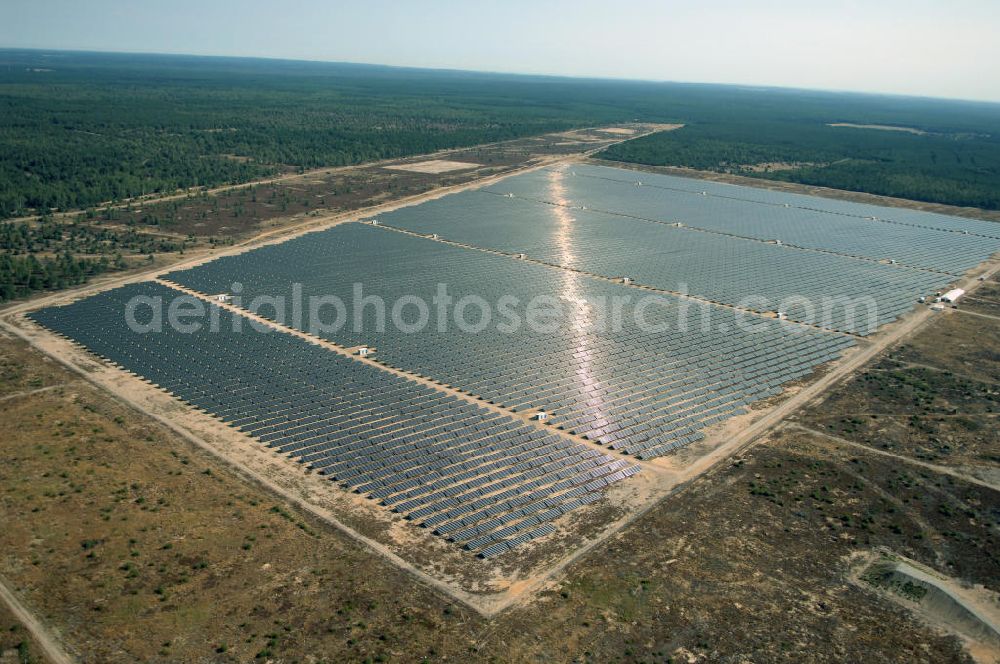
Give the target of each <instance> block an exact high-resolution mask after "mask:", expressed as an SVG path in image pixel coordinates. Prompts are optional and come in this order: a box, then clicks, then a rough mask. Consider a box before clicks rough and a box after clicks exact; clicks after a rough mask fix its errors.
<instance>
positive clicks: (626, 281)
mask: <svg viewBox="0 0 1000 664" xmlns="http://www.w3.org/2000/svg"><path fill="white" fill-rule="evenodd" d="M622 283H623V284H630V283H632V277H622Z"/></svg>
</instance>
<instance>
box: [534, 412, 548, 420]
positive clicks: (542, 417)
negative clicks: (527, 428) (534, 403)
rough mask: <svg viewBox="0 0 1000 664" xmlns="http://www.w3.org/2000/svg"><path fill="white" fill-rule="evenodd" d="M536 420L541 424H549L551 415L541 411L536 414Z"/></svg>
mask: <svg viewBox="0 0 1000 664" xmlns="http://www.w3.org/2000/svg"><path fill="white" fill-rule="evenodd" d="M535 419H536V420H538V421H539V422H547V421H548V419H549V414H548V413H546V412H545V411H544V410H540V411H538V412H537V413H536V414H535Z"/></svg>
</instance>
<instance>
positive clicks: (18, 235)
mask: <svg viewBox="0 0 1000 664" xmlns="http://www.w3.org/2000/svg"><path fill="white" fill-rule="evenodd" d="M186 246H188V242H186V241H178V240H173V239H164V238H161V237H156V236H152V235H148V234H145V233H141V232H136V231H135V230H131V229H126V230H121V229H106V228H100V227H98V226H94V225H92V224H89V223H82V222H64V221H55V220H52V219H42V220H41V221H38V222H14V221H6V222H0V303H3V302H6V301H9V300H13V299H16V298H21V297H26V296H28V295H30V294H31V293H33V292H35V291H40V290H58V289H61V288H67V287H69V286H76V285H78V284H82V283H84V282H86V281H87V279H89V278H90V277H93V276H95V275H98V274H102V273H104V272H109V271H115V270H122V269H125V268H126V267H128V266H129V264H130V259H131V263H134V262H135V261H136V260H140V261H142V260H145V261H149V260H151V259H152V256H153V254H157V253H163V252H176V251H183V250H184V249H185V247H186Z"/></svg>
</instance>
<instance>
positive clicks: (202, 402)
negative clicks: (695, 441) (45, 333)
mask: <svg viewBox="0 0 1000 664" xmlns="http://www.w3.org/2000/svg"><path fill="white" fill-rule="evenodd" d="M178 295H179V293H178V292H177V291H174V290H172V289H169V288H167V287H165V286H163V285H160V284H156V283H142V284H133V285H129V286H125V287H123V288H119V289H115V290H112V291H108V292H105V293H102V294H99V295H96V296H93V297H90V298H87V299H85V300H81V301H79V302H75V303H73V304H71V305H67V306H65V307H54V308H49V309H43V310H41V311H37V312H34V313H32V314H31V315H30V316H31V318H32V319H34V320H35V321H36V322H37V323H39V324H41V325H43V326H45V327H47V328H49V329H51V330H53V331H55V332H57V333H59V334H62V335H64V336H66V337H67V338H69V339H72V340H74V341H75V342H77V343H79V344H81V345H82V346H84V347H85V348H87V349H89V350H90V351H92V352H93V353H95V354H97V355H99V356H101V357H104V358H105V359H107V360H108V361H109V362H113V363H116V364H118V365H120V366H122V367H123V368H126V369H128V370H130V371H132V372H134V373H136V374H138V375H140V376H143V377H145V378H146V379H147V380H149V381H150V382H152V383H154V384H156V385H158V386H160V387H161V388H162V389H165V390H167V391H169V392H171V393H172V394H174V395H175V396H177V397H178V398H180V399H182V400H185V401H187V402H188V403H190V404H192V405H193V406H195V407H198V408H201V409H204V410H206V411H207V412H210V413H212V414H213V415H216V416H218V417H220V418H221V419H223V420H224V421H226V422H228V423H230V424H232V425H234V426H239V427H240V428H241V429H243V430H244V431H246V432H248V433H249V434H250V435H253V436H255V437H256V438H257V439H258V440H261V442H264V443H266V444H268V445H270V446H272V447H275V448H277V449H280V450H283V451H286V452H288V453H290V454H291V455H292V458H294V459H296V460H298V461H299V462H302V463H306V464H309V465H310V466H312V467H314V468H316V469H318V470H320V472H322V473H324V474H326V475H327V476H329V477H330V478H331V479H333V480H335V481H338V483H339V484H341V485H342V486H344V487H345V488H348V489H353V490H355V491H358V492H361V493H364V494H365V495H368V496H369V497H371V498H372V499H374V500H378V501H379V502H380V503H381V504H383V505H385V506H386V507H387V508H389V509H393V510H395V511H397V512H399V513H401V514H403V515H404V516H406V517H407V518H409V519H412V520H417V521H418V522H423V521H425V520H427V519H434V523H445V522H447V521H448V520H450V519H453V518H455V517H456V516H457V511H459V510H467V511H465V512H462V514H464V516H463V519H464V520H465V522H467V523H468V524H469V525H477V524H478V528H479V532H477V537H489V545H490V546H493V545H496V544H501V545H502V546H503V547H504V550H505V551H506V550H510V548H512V547H514V546H517V545H518V544H520V543H523V542H524V541H527V540H524V539H523V538H521V537H520V533H521V532H522V531H524V530H525V529H527V528H534V527H535V526H537V525H539V524H540V523H542V522H543V521H548V520H551V519H555V518H558V516H560V515H561V514H562V513H564V512H566V511H569V510H571V509H574V508H576V507H579V506H580V505H582V504H584V503H583V502H581V500H580V498H581V496H583V495H588V496H591V495H600V492H601V489H602V488H604V487H606V486H608V485H610V484H611V483H613V482H615V481H618V480H620V479H623V478H624V477H626V476H627V475H628V474H631V473H634V472H636V471H637V470H638V468H637V467H636V466H634V465H633V464H630V463H628V462H627V461H624V460H623V459H613V458H611V457H609V456H607V455H605V454H602V453H601V452H600V451H599V450H596V449H593V448H590V447H587V446H585V445H581V444H579V443H574V442H572V441H570V440H568V439H565V438H562V437H560V436H559V435H557V434H555V433H552V432H546V431H543V430H539V429H537V428H536V427H533V426H530V425H527V424H525V423H523V422H519V421H517V420H515V419H513V418H511V417H509V416H507V415H504V414H502V413H498V412H495V411H490V410H487V409H486V408H484V407H483V406H480V405H477V404H474V403H469V402H466V401H463V400H461V399H458V398H456V397H453V396H451V395H448V394H446V393H443V392H441V391H440V390H438V389H435V388H432V387H429V386H427V385H421V384H418V383H415V382H413V381H411V380H407V379H404V378H401V377H399V376H396V375H394V374H391V373H388V372H385V371H382V370H380V369H378V368H375V367H371V366H369V365H367V364H364V363H361V362H357V361H354V360H352V359H350V358H347V357H344V356H342V355H340V354H338V353H336V352H334V351H331V350H329V349H324V348H322V347H320V346H318V345H315V344H312V343H309V342H307V341H305V340H303V339H301V338H298V337H295V336H292V335H289V334H283V333H279V332H275V331H271V332H269V333H262V332H259V331H256V330H255V329H254V328H252V327H251V326H249V325H244V326H242V331H241V332H236V331H234V330H233V326H232V324H231V323H232V322H233V321H232V316H233V315H232V314H230V313H229V312H227V311H219V310H217V311H216V312H215V315H217V316H219V318H220V319H221V321H222V324H221V325H220V326H219V329H218V330H216V331H212V330H211V329H210V328H209V327H207V326H205V327H203V328H202V329H200V330H198V331H196V332H193V333H182V332H180V331H178V330H176V329H174V328H173V327H171V326H166V327H164V328H163V330H162V331H160V332H147V333H140V332H136V331H133V330H132V329H130V328H129V326H128V325H127V324H126V319H125V316H124V312H125V309H126V303H127V302H129V301H130V300H131V299H132V298H135V297H136V296H143V297H147V298H148V297H161V298H164V299H165V300H169V299H170V298H173V297H177V296H178ZM235 386H239V387H238V388H236V387H235ZM515 500H516V501H518V502H517V504H513V503H512V501H515ZM588 500H589V499H588ZM487 509H489V510H490V511H489V512H486V511H485V510H487ZM497 518H503V519H504V520H503V523H502V524H500V523H498V522H497V521H496V519H497ZM490 524H495V525H494V526H492V527H491V526H490ZM511 527H513V528H515V530H516V533H518V535H517V536H516V537H515V536H511V535H510V534H506V533H507V531H506V530H504V533H505V534H499V533H498V532H495V531H499V530H502V529H505V528H511ZM539 532H541V531H539ZM546 532H548V531H546ZM486 546H487V544H485V543H484V544H483V545H482V546H472V547H467V548H470V549H472V550H478V549H481V548H485V547H486ZM493 555H495V554H493Z"/></svg>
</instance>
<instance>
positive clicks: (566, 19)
mask: <svg viewBox="0 0 1000 664" xmlns="http://www.w3.org/2000/svg"><path fill="white" fill-rule="evenodd" d="M998 29H1000V0H864V1H862V0H822V1H820V0H796V1H792V0H745V1H742V2H740V1H737V0H683V1H682V0H660V1H659V2H657V1H656V0H625V1H610V0H605V1H603V2H593V1H591V0H572V1H566V2H563V1H555V2H545V1H544V0H537V1H535V2H530V1H527V0H505V1H502V2H501V1H497V2H492V1H490V2H487V1H476V0H438V1H430V0H424V1H419V0H411V1H409V2H405V1H398V2H388V1H385V0H352V1H350V2H342V1H339V0H239V1H238V2H237V1H231V2H221V1H218V0H170V1H169V2H164V1H162V0H131V1H126V0H0V46H8V47H12V46H13V47H40V48H64V49H86V50H115V51H142V52H162V53H195V54H205V55H251V56H263V57H278V58H295V59H310V60H334V61H348V62H371V63H380V64H393V65H412V66H419V67H447V68H456V69H477V70H489V71H505V72H526V73H546V74H568V75H574V76H609V77H620V78H642V79H654V80H672V81H704V82H720V83H747V84H762V85H781V86H791V87H807V88H826V89H837V90H858V91H865V92H889V93H901V94H917V95H928V96H935V97H958V98H965V99H984V100H992V101H1000V35H998V31H1000V30H998Z"/></svg>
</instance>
